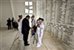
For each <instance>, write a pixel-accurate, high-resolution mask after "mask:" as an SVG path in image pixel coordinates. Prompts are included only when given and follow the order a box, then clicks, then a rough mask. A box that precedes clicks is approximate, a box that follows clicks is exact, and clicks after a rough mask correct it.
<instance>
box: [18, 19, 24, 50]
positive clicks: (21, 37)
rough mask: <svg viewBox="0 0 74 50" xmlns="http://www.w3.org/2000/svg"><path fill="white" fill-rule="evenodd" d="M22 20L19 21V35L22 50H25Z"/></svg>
mask: <svg viewBox="0 0 74 50" xmlns="http://www.w3.org/2000/svg"><path fill="white" fill-rule="evenodd" d="M22 20H23V19H21V20H20V21H19V22H18V32H19V33H18V36H19V40H20V45H19V47H20V50H23V46H24V42H23V34H22V33H21V29H22Z"/></svg>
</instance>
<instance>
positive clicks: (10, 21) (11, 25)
mask: <svg viewBox="0 0 74 50" xmlns="http://www.w3.org/2000/svg"><path fill="white" fill-rule="evenodd" d="M7 26H8V30H10V29H12V28H15V29H17V28H18V23H17V22H16V21H15V20H14V18H13V17H12V19H10V18H8V19H7Z"/></svg>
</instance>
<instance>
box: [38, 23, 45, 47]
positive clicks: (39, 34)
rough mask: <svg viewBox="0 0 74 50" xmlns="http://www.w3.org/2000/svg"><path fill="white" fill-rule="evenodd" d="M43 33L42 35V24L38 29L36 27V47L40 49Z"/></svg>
mask: <svg viewBox="0 0 74 50" xmlns="http://www.w3.org/2000/svg"><path fill="white" fill-rule="evenodd" d="M43 33H44V24H43V23H41V25H40V27H37V35H38V43H37V47H40V46H41V45H42V37H43Z"/></svg>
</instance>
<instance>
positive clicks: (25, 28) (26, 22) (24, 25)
mask: <svg viewBox="0 0 74 50" xmlns="http://www.w3.org/2000/svg"><path fill="white" fill-rule="evenodd" d="M29 30H30V26H29V20H28V19H26V18H24V19H23V21H22V34H23V40H24V45H26V44H28V41H27V40H28V34H29Z"/></svg>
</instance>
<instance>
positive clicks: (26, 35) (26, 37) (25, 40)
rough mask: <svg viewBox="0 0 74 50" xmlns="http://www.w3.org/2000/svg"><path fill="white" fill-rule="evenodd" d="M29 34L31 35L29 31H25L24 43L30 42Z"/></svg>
mask: <svg viewBox="0 0 74 50" xmlns="http://www.w3.org/2000/svg"><path fill="white" fill-rule="evenodd" d="M28 35H29V31H25V32H24V33H23V40H24V45H26V44H28Z"/></svg>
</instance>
